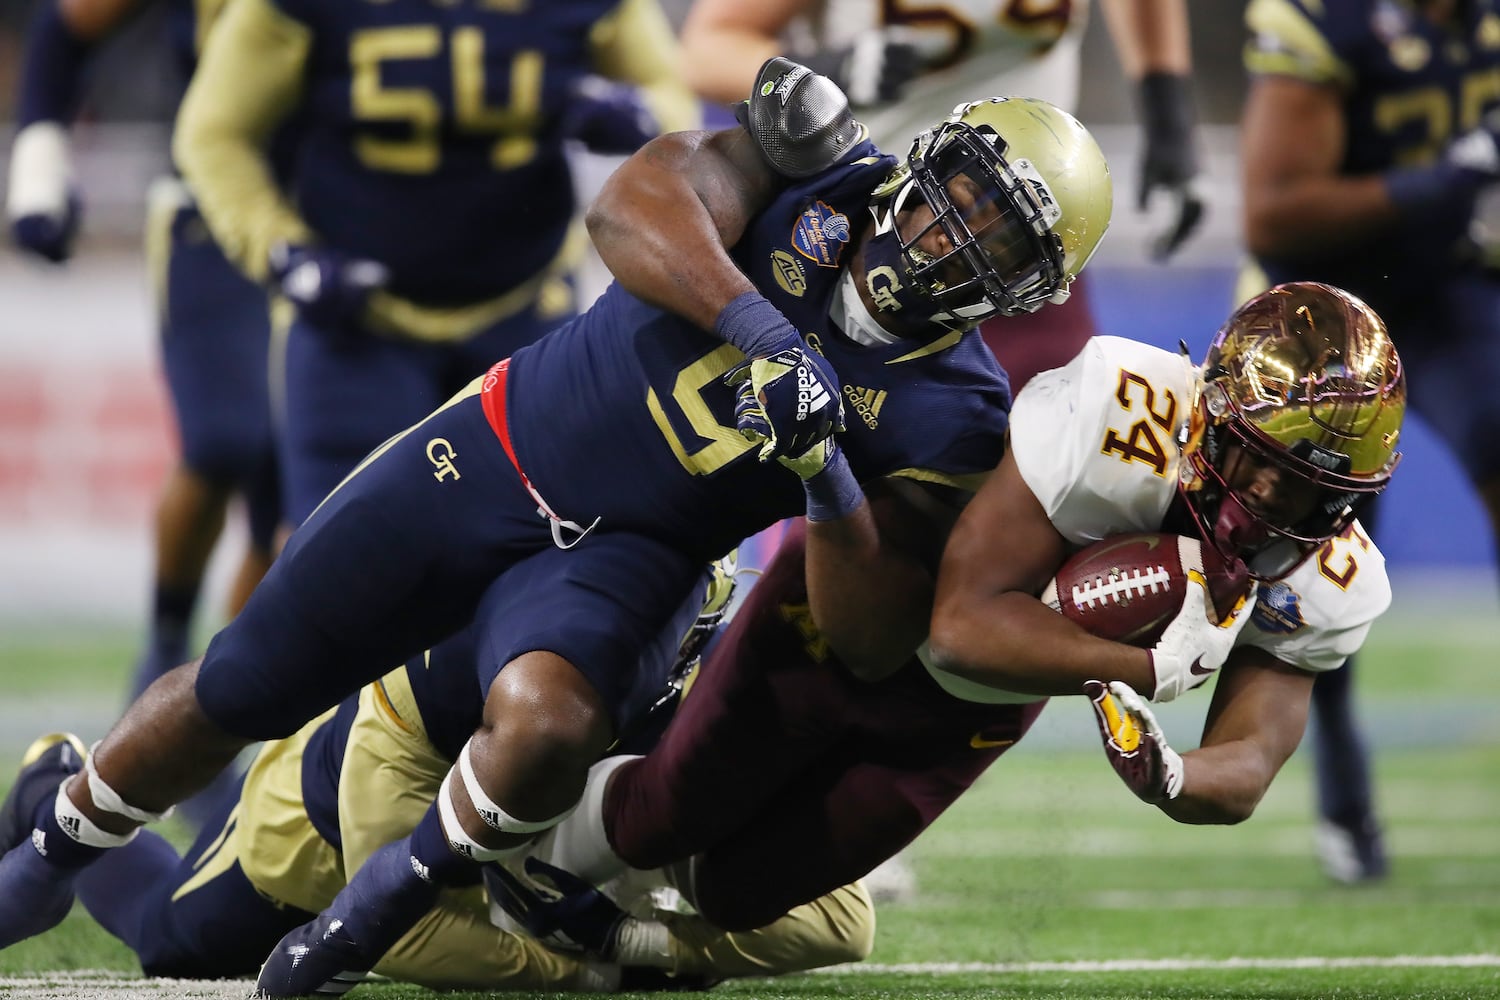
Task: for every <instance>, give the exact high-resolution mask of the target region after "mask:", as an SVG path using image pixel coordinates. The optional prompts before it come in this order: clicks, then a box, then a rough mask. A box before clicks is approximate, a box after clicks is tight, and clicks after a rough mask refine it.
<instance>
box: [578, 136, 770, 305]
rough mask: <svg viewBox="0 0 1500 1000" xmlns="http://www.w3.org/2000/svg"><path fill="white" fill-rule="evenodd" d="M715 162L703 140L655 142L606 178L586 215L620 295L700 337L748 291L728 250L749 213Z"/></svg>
mask: <svg viewBox="0 0 1500 1000" xmlns="http://www.w3.org/2000/svg"><path fill="white" fill-rule="evenodd" d="M742 141H744V142H745V143H748V142H749V138H748V136H746V137H743V140H742ZM748 152H750V153H753V152H754V151H753V150H748ZM722 160H723V157H722V155H721V153H720V152H719V150H718V148H717V147H716V146H715V145H714V144H713V141H712V136H711V135H710V134H708V133H703V132H686V133H674V134H672V135H665V136H662V137H661V138H659V139H655V140H653V141H651V142H650V143H647V144H646V146H645V147H644V148H643V149H642V150H641V151H640V152H639V153H636V154H635V155H634V156H632V157H631V158H630V159H629V160H627V161H626V162H625V163H624V164H622V165H621V166H620V168H619V169H618V170H616V171H615V172H614V174H612V175H611V176H610V179H609V181H608V182H607V183H606V184H605V186H604V189H603V190H602V191H601V192H600V194H599V197H598V198H597V199H596V200H595V202H594V204H593V206H592V207H591V208H590V209H589V212H588V216H587V222H588V229H589V236H590V237H592V239H593V242H594V246H595V248H596V249H597V250H598V251H599V256H600V259H601V260H603V261H604V264H605V266H606V267H608V268H609V270H610V272H611V273H612V274H613V275H614V276H615V279H616V280H617V281H619V283H620V285H621V286H622V287H623V288H624V289H625V290H626V291H628V292H630V293H631V294H632V295H635V296H637V297H638V298H641V299H643V300H645V301H646V302H650V303H651V304H652V305H656V306H659V307H661V308H663V309H668V310H670V311H672V312H674V313H676V314H677V315H679V316H682V317H683V318H684V319H687V320H689V321H690V322H692V323H695V324H696V325H698V326H699V327H700V328H702V329H704V330H712V329H714V325H715V322H716V321H717V320H718V317H719V314H720V313H721V312H723V310H724V307H725V306H727V305H728V304H729V303H730V302H732V301H734V300H735V299H736V298H737V297H739V296H740V295H742V294H744V293H745V292H753V291H755V286H754V285H753V284H751V282H750V279H749V278H747V277H746V276H745V274H744V273H743V272H742V271H741V270H740V269H739V268H738V267H737V266H736V265H735V263H734V261H733V259H731V258H730V256H729V251H728V249H727V248H728V247H730V246H732V245H734V243H735V242H737V241H738V240H739V238H740V236H741V235H742V234H743V232H744V225H745V221H746V220H747V219H748V218H749V214H750V211H751V207H750V206H749V205H747V204H746V203H745V202H744V200H743V199H744V198H745V197H746V193H745V192H744V191H743V190H741V189H740V188H739V187H738V186H737V179H736V177H735V176H734V174H733V171H732V170H731V169H730V168H729V165H728V164H727V163H723V162H722ZM711 206H712V207H711ZM716 209H717V210H716Z"/></svg>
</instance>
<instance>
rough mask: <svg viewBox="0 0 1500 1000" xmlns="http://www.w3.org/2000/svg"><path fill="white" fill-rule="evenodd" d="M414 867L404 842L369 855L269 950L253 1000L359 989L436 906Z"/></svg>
mask: <svg viewBox="0 0 1500 1000" xmlns="http://www.w3.org/2000/svg"><path fill="white" fill-rule="evenodd" d="M440 890H441V887H440V886H438V885H437V884H435V883H433V882H429V881H427V880H426V879H425V878H424V877H423V876H422V875H421V873H419V872H417V871H416V870H415V868H414V866H413V859H412V856H411V838H410V837H403V838H402V839H400V840H398V841H395V842H393V843H390V844H386V845H385V846H384V847H382V848H380V850H378V851H376V852H375V853H374V854H372V855H370V857H369V859H368V860H367V861H366V862H365V863H364V864H363V865H361V866H360V869H359V871H357V872H355V873H354V877H353V878H352V879H350V880H349V884H348V885H346V886H344V888H343V889H341V890H340V891H339V894H338V895H337V896H335V897H334V898H333V902H332V903H330V904H328V908H327V909H325V910H324V911H323V912H322V913H320V914H318V916H317V917H315V918H314V919H312V920H310V921H308V922H307V923H305V924H303V925H302V926H300V927H296V928H293V929H292V930H290V931H288V932H287V934H286V936H285V937H283V938H282V939H281V940H280V941H278V942H277V943H276V947H275V949H273V950H272V952H271V957H270V958H267V959H266V962H265V964H264V965H262V966H261V968H260V975H259V976H258V977H257V978H256V981H255V993H254V996H256V997H305V996H340V995H342V994H344V993H346V992H348V991H349V990H350V989H352V988H353V987H354V986H355V985H356V984H358V983H359V982H360V981H361V980H362V979H364V978H365V976H366V975H367V974H368V973H369V971H370V970H371V969H373V968H374V967H375V963H376V962H378V961H380V959H381V957H382V956H384V955H385V953H386V952H387V951H389V950H390V948H391V946H392V945H393V944H395V943H396V942H397V941H398V940H399V939H400V938H401V935H403V934H405V933H406V932H407V931H409V930H411V928H412V925H414V924H415V923H416V922H417V921H418V920H420V919H421V918H422V916H423V915H424V914H426V913H427V911H428V910H430V909H431V908H432V906H433V904H434V903H436V902H437V897H438V893H439V891H440Z"/></svg>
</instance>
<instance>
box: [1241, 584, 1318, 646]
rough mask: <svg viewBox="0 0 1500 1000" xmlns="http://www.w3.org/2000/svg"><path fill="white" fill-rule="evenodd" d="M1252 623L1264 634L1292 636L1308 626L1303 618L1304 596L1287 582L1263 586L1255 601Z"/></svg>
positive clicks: (1251, 617)
mask: <svg viewBox="0 0 1500 1000" xmlns="http://www.w3.org/2000/svg"><path fill="white" fill-rule="evenodd" d="M1250 621H1251V623H1252V624H1254V625H1255V627H1256V628H1258V629H1260V630H1261V631H1262V632H1269V633H1271V634H1272V635H1291V634H1292V633H1293V632H1296V631H1297V630H1298V629H1300V628H1302V627H1303V626H1305V625H1306V624H1307V620H1306V619H1305V618H1303V617H1302V595H1301V594H1299V593H1297V592H1296V591H1295V590H1293V589H1292V588H1291V587H1289V586H1287V585H1286V582H1285V581H1277V582H1276V583H1273V584H1270V585H1268V586H1263V587H1262V588H1261V590H1260V595H1259V596H1258V597H1257V598H1256V599H1255V610H1254V611H1252V612H1251V613H1250Z"/></svg>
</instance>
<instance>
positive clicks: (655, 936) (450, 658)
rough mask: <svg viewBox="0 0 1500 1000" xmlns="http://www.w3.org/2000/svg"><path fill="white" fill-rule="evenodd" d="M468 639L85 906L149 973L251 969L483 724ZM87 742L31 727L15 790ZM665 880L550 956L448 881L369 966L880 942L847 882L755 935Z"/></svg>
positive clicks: (508, 967) (578, 963)
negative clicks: (576, 943) (676, 907)
mask: <svg viewBox="0 0 1500 1000" xmlns="http://www.w3.org/2000/svg"><path fill="white" fill-rule="evenodd" d="M733 572H734V566H733V561H732V560H723V561H721V565H720V566H718V567H716V568H715V572H714V573H713V574H712V575H711V576H710V577H709V581H710V582H709V586H708V588H707V590H706V592H695V593H694V595H693V597H692V598H691V599H690V601H689V602H688V603H685V604H684V605H683V607H682V609H681V610H680V611H679V612H678V613H677V614H676V615H674V617H673V620H672V623H671V624H670V626H669V627H668V629H667V630H665V631H664V632H663V634H662V637H661V640H660V641H659V642H656V643H653V644H652V646H651V647H650V648H649V649H648V650H647V652H646V655H647V656H651V657H657V656H665V657H668V658H672V657H673V656H674V654H675V657H676V663H675V666H674V668H673V671H672V676H673V688H669V689H668V690H667V691H665V692H663V693H662V696H660V697H658V698H657V699H656V700H655V701H654V702H653V703H652V704H650V705H642V706H641V709H640V711H639V712H638V713H637V714H636V715H634V716H632V718H631V721H630V722H629V723H627V725H626V730H627V732H626V733H625V734H624V740H623V743H622V749H633V750H641V749H644V748H646V747H649V746H650V745H651V744H652V743H653V742H654V740H655V737H656V734H657V733H658V732H659V731H660V726H661V722H660V721H659V718H658V717H663V718H665V717H670V715H671V707H672V706H673V704H675V695H676V693H677V692H676V690H675V689H677V688H680V686H682V684H683V683H684V682H685V681H686V680H687V679H689V678H690V676H691V671H692V670H693V669H695V668H696V664H697V655H698V651H699V650H700V649H701V648H702V643H703V641H704V640H705V639H706V638H707V636H709V635H711V634H712V631H713V629H714V628H716V626H717V623H718V620H719V619H721V618H722V617H723V614H724V610H725V608H726V606H727V604H728V602H729V600H730V598H731V596H732V593H733V579H734V578H733V575H732V574H733ZM705 598H706V599H705ZM700 602H702V603H701V604H700ZM695 605H697V607H695ZM695 613H696V614H697V620H696V621H694V620H693V617H694V614H695ZM684 631H686V636H687V637H686V639H685V640H682V641H681V643H680V646H679V640H681V639H682V636H683V634H684ZM476 635H477V630H475V629H472V628H470V629H465V630H464V631H462V632H460V633H458V634H457V635H455V636H453V637H451V638H449V639H447V640H445V641H444V642H443V643H441V644H440V645H438V646H437V647H435V648H433V649H431V650H428V651H424V652H423V653H422V654H421V655H419V656H416V657H413V658H412V660H411V661H410V662H408V663H407V664H405V665H404V666H401V667H398V668H397V669H395V670H392V671H390V672H389V673H387V674H386V675H385V676H384V677H382V678H380V679H379V680H378V681H376V682H374V683H373V684H369V685H366V686H365V687H364V688H363V689H362V690H361V691H360V693H359V694H357V695H352V696H350V697H349V698H346V699H345V700H344V701H343V702H342V703H340V705H339V707H338V708H337V709H336V710H334V711H331V712H327V713H324V714H323V715H321V716H319V717H318V718H317V719H314V720H313V721H312V722H310V723H308V724H307V725H306V726H303V727H302V728H301V729H300V730H298V731H297V733H295V734H294V735H292V736H291V737H288V738H287V739H285V740H277V741H274V742H272V743H268V744H267V745H266V746H264V747H262V748H261V750H260V751H259V753H258V754H257V756H256V758H255V760H254V762H253V763H252V764H251V765H250V768H249V770H248V772H247V774H246V776H245V778H244V782H243V786H242V787H240V788H239V789H238V794H237V795H236V796H234V797H232V798H229V799H228V800H226V801H225V802H224V803H223V805H222V806H221V808H220V810H219V812H218V814H217V815H215V816H214V817H213V818H212V821H211V822H210V823H209V824H208V825H207V826H206V827H205V829H204V832H203V833H202V835H201V836H200V837H199V838H198V841H197V842H196V843H195V844H194V845H193V846H192V847H191V848H190V849H189V850H188V851H187V852H186V854H185V855H184V856H183V857H180V858H179V857H178V854H177V852H176V851H175V850H174V849H173V848H172V847H171V846H170V845H168V844H167V843H166V842H165V841H164V840H162V839H161V838H160V837H158V836H157V835H156V834H155V833H153V832H152V831H149V830H146V831H142V833H141V834H140V835H139V836H137V838H136V839H135V840H133V841H132V842H131V843H130V844H129V845H127V846H125V847H123V848H121V849H120V850H116V851H111V852H109V854H108V855H106V857H105V858H103V859H101V860H100V861H99V862H98V863H97V864H95V865H92V866H90V868H89V869H88V871H87V873H86V874H85V875H83V876H82V877H81V878H80V879H79V881H78V884H77V889H78V899H79V902H81V903H82V904H83V906H84V908H85V909H86V910H87V911H88V913H89V914H90V916H92V917H93V918H94V919H95V920H97V921H98V922H99V924H100V926H102V927H103V928H104V929H106V930H108V931H109V932H110V933H111V934H113V935H115V936H116V937H117V938H119V939H120V940H121V942H122V943H124V944H125V945H126V946H128V947H129V948H130V949H131V950H132V951H133V952H135V953H136V955H137V957H138V958H139V960H140V963H141V969H142V971H143V972H145V973H146V974H147V975H150V976H168V977H173V978H183V979H198V978H202V979H223V978H228V977H233V976H244V975H254V974H255V972H256V970H257V969H259V968H260V965H261V962H262V961H263V960H264V959H265V957H266V954H267V953H268V952H269V951H270V949H271V947H272V946H273V945H274V944H275V943H276V942H277V940H278V939H279V938H280V937H281V936H282V935H283V934H284V933H286V932H287V931H288V930H290V929H291V928H293V927H295V926H297V925H298V924H300V923H302V922H303V921H305V920H308V919H309V918H311V917H312V916H313V915H314V914H316V913H317V912H318V911H319V910H321V909H322V908H323V907H324V906H326V905H328V903H329V902H330V901H331V900H332V899H333V898H334V896H335V895H336V894H337V893H338V891H339V890H340V889H341V888H343V886H344V885H345V884H346V883H347V881H348V879H349V876H350V875H351V874H352V873H353V872H354V871H356V870H357V869H358V868H359V867H360V865H361V864H363V863H364V861H365V859H366V858H368V857H369V856H370V855H371V854H372V853H373V852H374V851H375V850H376V849H378V848H379V847H381V846H383V845H384V844H386V843H388V842H389V841H392V840H395V839H398V838H400V837H403V836H405V835H406V834H408V833H410V832H411V830H412V828H413V827H414V826H415V825H416V824H417V822H418V821H419V820H420V819H421V817H422V815H423V814H424V813H425V812H426V810H427V806H428V804H429V803H430V802H431V801H432V797H433V796H434V795H435V794H436V793H437V790H438V787H439V786H440V784H441V782H442V780H443V777H444V775H445V774H446V773H447V771H448V769H449V768H450V767H451V766H452V764H453V759H454V756H455V755H456V754H457V753H458V751H459V750H460V749H461V748H462V747H463V745H464V743H465V742H466V741H467V740H468V738H469V736H470V734H472V733H473V732H474V729H475V727H476V726H478V725H479V721H480V719H479V715H480V710H481V707H482V705H483V695H482V692H480V691H479V690H478V687H477V685H475V683H474V667H473V662H474V658H475V656H476V655H477V650H476V647H475V642H474V639H475V638H476ZM84 753H86V751H85V750H84V749H83V748H82V745H81V744H80V743H78V741H77V740H76V739H75V738H72V737H69V736H68V735H67V734H61V733H58V734H52V735H50V736H47V737H43V738H41V739H39V740H37V741H36V742H35V743H34V744H33V745H32V747H31V748H30V749H29V750H28V751H27V754H26V759H27V760H28V763H27V767H26V771H25V777H24V779H23V782H22V783H21V784H20V785H18V790H17V792H16V793H14V796H13V798H12V801H13V802H17V803H22V802H25V801H31V800H34V799H35V797H36V796H37V795H39V794H45V789H46V783H47V781H48V779H49V777H50V779H51V780H52V781H53V782H55V781H57V780H58V779H59V777H60V776H61V775H65V774H71V773H74V772H76V771H77V770H78V768H79V766H81V764H82V762H83V755H84ZM23 808H24V807H23ZM18 816H19V812H18V811H17V810H14V809H12V808H9V807H7V809H6V811H5V816H4V819H3V820H0V837H5V836H11V837H13V836H14V831H13V830H12V829H11V828H10V826H9V822H10V821H12V820H14V819H16V818H18ZM658 884H659V881H658V880H657V879H655V878H652V877H650V876H648V877H647V878H646V879H645V880H633V881H632V882H631V883H630V884H629V885H621V886H619V887H617V888H616V890H615V893H616V896H617V897H618V898H619V900H620V903H621V904H623V905H629V906H630V909H631V912H632V914H633V916H632V917H631V918H626V917H625V916H624V911H622V910H620V909H618V908H617V907H616V906H615V905H614V904H612V903H605V902H604V901H603V900H602V899H597V897H596V899H597V901H596V902H595V906H596V908H598V909H600V910H602V912H603V913H605V914H607V915H608V916H609V917H611V918H613V919H617V920H618V921H619V926H618V927H617V934H616V939H617V944H618V947H617V948H616V953H615V955H614V956H613V957H612V958H611V959H610V960H609V961H607V962H601V961H593V960H587V959H585V957H584V956H580V955H574V956H568V955H561V954H558V953H556V952H554V951H552V950H549V949H548V948H546V947H544V946H543V945H542V944H541V943H539V942H537V941H534V940H532V939H531V938H529V937H527V936H524V935H517V934H513V933H508V932H505V931H501V930H497V929H496V927H495V926H494V925H493V924H492V923H491V920H490V916H489V908H488V906H487V904H486V901H485V899H484V898H483V896H482V893H481V892H480V889H479V887H478V885H477V884H476V885H473V886H464V887H455V888H454V889H452V890H449V891H447V892H445V893H443V894H442V895H441V896H440V897H439V898H438V900H437V901H436V903H435V904H434V906H433V907H432V909H431V910H429V911H428V912H427V913H426V914H424V915H423V916H422V918H421V919H420V920H419V921H418V922H417V923H416V924H415V925H414V926H413V927H412V929H411V930H410V931H409V932H408V933H407V934H406V935H405V936H404V937H403V938H402V939H401V940H399V941H397V942H396V944H395V945H394V946H392V948H391V949H390V951H389V952H387V953H386V955H385V957H384V958H383V959H382V960H381V962H380V964H378V965H377V966H376V967H375V971H376V972H377V973H378V974H381V975H384V976H388V977H391V978H394V979H399V980H403V981H407V982H413V983H418V984H421V985H424V986H427V987H430V988H434V989H476V990H483V989H489V990H522V989H529V990H542V989H557V990H576V991H597V990H609V989H614V988H620V989H645V988H649V987H650V986H651V985H666V984H674V985H676V986H678V987H681V986H685V985H686V984H688V983H700V984H701V983H705V982H713V981H716V980H718V979H722V978H727V977H731V976H744V975H767V974H778V973H785V972H794V971H800V970H803V969H808V968H814V967H817V966H821V965H827V964H832V963H837V962H850V961H859V960H860V959H862V958H864V957H865V956H866V955H867V954H868V952H869V948H870V946H871V944H872V942H873V938H874V931H875V926H874V911H873V909H872V908H871V905H870V900H869V897H868V895H867V894H866V893H865V891H864V889H863V888H862V887H861V886H860V885H858V884H853V885H848V886H841V887H839V888H838V889H837V890H836V891H835V892H833V893H830V894H829V895H828V897H827V898H825V899H821V900H818V901H816V902H814V903H813V904H810V905H809V906H806V907H802V908H800V909H799V910H798V911H797V912H793V913H789V914H787V915H786V916H785V917H784V918H783V919H780V920H778V921H776V922H775V923H774V924H773V925H772V926H770V927H767V928H766V929H764V930H763V931H757V932H755V933H750V934H725V933H723V932H721V931H719V930H717V929H716V928H713V927H711V926H708V925H706V924H705V922H704V921H703V920H702V919H701V918H698V917H692V916H687V915H677V914H670V915H668V914H658V913H656V912H655V909H654V907H651V906H650V904H649V902H647V900H648V899H649V893H650V891H651V890H652V889H653V888H654V887H655V886H657V885H658ZM632 904H633V905H632ZM627 920H630V921H631V922H629V923H627V922H626V921H627Z"/></svg>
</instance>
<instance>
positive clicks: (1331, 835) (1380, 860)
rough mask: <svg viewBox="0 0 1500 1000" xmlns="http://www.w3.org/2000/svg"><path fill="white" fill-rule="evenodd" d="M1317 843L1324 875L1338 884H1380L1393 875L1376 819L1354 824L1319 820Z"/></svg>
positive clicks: (1367, 819) (1366, 819)
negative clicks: (1382, 880) (1390, 874)
mask: <svg viewBox="0 0 1500 1000" xmlns="http://www.w3.org/2000/svg"><path fill="white" fill-rule="evenodd" d="M1317 841H1318V861H1319V863H1320V864H1321V865H1322V867H1323V873H1324V874H1325V875H1327V876H1328V877H1329V878H1331V879H1333V880H1334V881H1335V882H1343V883H1344V884H1346V885H1354V884H1356V883H1359V882H1378V881H1380V880H1381V879H1383V878H1385V877H1386V875H1388V874H1389V873H1390V864H1389V862H1387V861H1386V858H1385V841H1384V839H1383V838H1382V837H1381V835H1380V828H1379V827H1378V826H1376V825H1375V821H1374V820H1373V819H1370V818H1368V817H1366V818H1365V819H1364V820H1362V821H1360V822H1357V823H1354V824H1352V825H1351V824H1344V823H1335V822H1334V821H1333V820H1328V819H1324V820H1320V821H1319V822H1318V832H1317Z"/></svg>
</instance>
